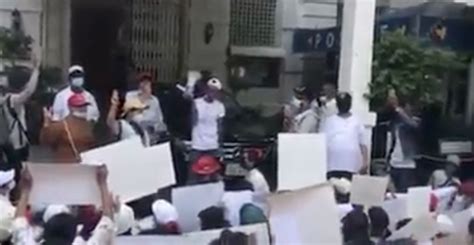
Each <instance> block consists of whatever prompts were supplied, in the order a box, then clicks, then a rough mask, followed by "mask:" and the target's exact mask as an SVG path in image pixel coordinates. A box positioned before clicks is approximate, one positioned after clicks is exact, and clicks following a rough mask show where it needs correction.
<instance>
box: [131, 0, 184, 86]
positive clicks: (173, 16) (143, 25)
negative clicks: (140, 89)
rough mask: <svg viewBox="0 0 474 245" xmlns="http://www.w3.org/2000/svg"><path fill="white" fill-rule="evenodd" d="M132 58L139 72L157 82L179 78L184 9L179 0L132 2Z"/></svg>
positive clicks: (136, 0)
mask: <svg viewBox="0 0 474 245" xmlns="http://www.w3.org/2000/svg"><path fill="white" fill-rule="evenodd" d="M130 5H131V16H132V18H131V20H132V21H131V56H132V59H133V62H134V64H135V66H136V68H137V69H138V70H139V71H146V72H150V73H151V74H153V77H154V78H155V81H159V82H173V81H176V79H177V78H178V75H179V73H178V72H179V65H180V60H179V57H180V46H179V45H180V37H181V35H180V34H181V31H180V27H181V24H180V23H181V22H180V21H181V19H180V14H181V6H180V1H179V0H130Z"/></svg>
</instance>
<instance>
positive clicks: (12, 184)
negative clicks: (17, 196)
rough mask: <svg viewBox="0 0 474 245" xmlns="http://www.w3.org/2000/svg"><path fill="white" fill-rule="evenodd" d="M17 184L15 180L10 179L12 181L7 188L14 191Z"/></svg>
mask: <svg viewBox="0 0 474 245" xmlns="http://www.w3.org/2000/svg"><path fill="white" fill-rule="evenodd" d="M15 186H16V183H15V181H14V180H13V181H10V183H8V185H7V188H8V190H9V191H12V190H13V189H14V188H15Z"/></svg>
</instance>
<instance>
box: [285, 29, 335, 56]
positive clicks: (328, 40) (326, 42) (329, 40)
mask: <svg viewBox="0 0 474 245" xmlns="http://www.w3.org/2000/svg"><path fill="white" fill-rule="evenodd" d="M340 35H341V28H340V27H333V28H328V29H319V30H311V29H300V30H296V31H295V33H294V36H293V52H294V53H306V52H315V51H332V50H339V43H340V40H341V37H340Z"/></svg>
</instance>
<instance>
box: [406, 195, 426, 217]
mask: <svg viewBox="0 0 474 245" xmlns="http://www.w3.org/2000/svg"><path fill="white" fill-rule="evenodd" d="M430 200H431V187H413V188H409V189H408V195H407V213H408V217H410V218H416V217H418V216H421V215H426V214H429V213H430Z"/></svg>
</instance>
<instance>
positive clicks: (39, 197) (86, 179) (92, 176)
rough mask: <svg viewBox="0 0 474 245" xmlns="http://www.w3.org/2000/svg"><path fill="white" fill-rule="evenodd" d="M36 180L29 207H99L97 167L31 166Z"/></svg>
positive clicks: (36, 164) (30, 164) (76, 165)
mask: <svg viewBox="0 0 474 245" xmlns="http://www.w3.org/2000/svg"><path fill="white" fill-rule="evenodd" d="M27 165H28V169H29V170H30V173H31V176H32V178H33V189H32V190H31V195H30V204H34V205H40V206H42V205H50V204H62V205H100V204H101V195H100V190H99V186H98V184H97V178H96V176H97V174H96V167H94V166H85V165H78V164H39V163H29V164H27Z"/></svg>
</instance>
